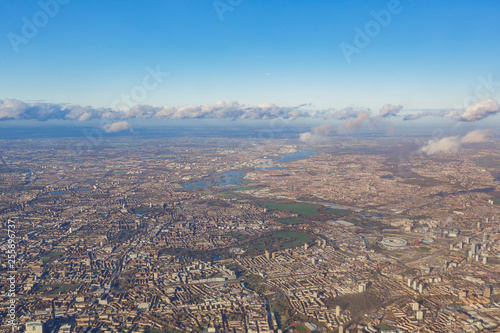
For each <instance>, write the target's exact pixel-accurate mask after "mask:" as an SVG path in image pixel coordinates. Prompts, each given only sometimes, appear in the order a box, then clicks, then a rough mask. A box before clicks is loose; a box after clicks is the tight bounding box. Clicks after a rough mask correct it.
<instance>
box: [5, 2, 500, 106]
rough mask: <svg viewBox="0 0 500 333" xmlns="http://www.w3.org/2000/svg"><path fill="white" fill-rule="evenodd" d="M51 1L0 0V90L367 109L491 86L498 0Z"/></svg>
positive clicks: (82, 101)
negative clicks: (157, 77)
mask: <svg viewBox="0 0 500 333" xmlns="http://www.w3.org/2000/svg"><path fill="white" fill-rule="evenodd" d="M55 1H56V0H41V1H22V2H20V1H14V0H6V1H3V2H2V9H3V10H2V11H1V13H0V30H1V32H2V34H3V38H2V39H1V42H0V75H1V77H2V80H0V91H1V92H2V93H1V95H0V99H4V100H5V99H17V100H21V101H24V102H29V101H31V100H37V101H45V102H47V103H57V104H59V103H68V104H79V105H81V106H86V105H90V106H92V107H94V108H99V107H103V108H111V107H113V105H114V104H116V101H117V100H120V101H121V100H122V96H123V95H124V94H125V95H126V94H131V93H132V92H133V91H134V90H133V89H135V88H137V87H143V88H144V89H143V90H136V91H135V93H136V96H138V97H140V98H136V99H135V100H133V102H137V103H136V104H145V105H153V106H183V105H191V104H195V105H204V104H211V103H216V102H219V101H225V102H227V103H229V102H231V101H237V102H238V103H239V104H242V105H243V104H248V105H260V104H264V103H273V104H276V105H278V106H279V107H284V108H285V107H295V106H298V105H302V104H309V106H308V108H310V109H313V110H324V109H329V108H334V109H337V110H340V109H342V108H345V107H349V106H356V107H363V108H371V109H372V110H376V112H378V110H379V109H381V108H382V107H383V106H384V105H386V104H393V105H402V106H403V107H404V108H405V109H451V108H460V107H461V108H465V107H466V106H467V105H468V104H470V102H474V101H476V100H481V99H486V98H493V99H496V100H498V99H499V98H500V71H499V70H498V67H499V66H498V59H497V58H498V54H499V51H500V43H498V36H499V35H500V21H499V20H498V15H497V14H498V12H499V10H500V4H499V3H498V2H497V1H483V2H481V4H480V5H478V4H477V3H473V2H470V1H465V0H462V1H439V2H436V1H410V0H401V1H399V2H398V1H393V0H391V1H370V2H366V1H352V0H351V1H322V2H320V3H312V2H311V1H305V0H297V1H263V0H243V1H239V0H232V1H229V0H220V1H212V0H210V1H151V2H148V4H147V5H145V4H144V2H141V1H129V0H126V1H123V0H120V1H118V0H114V1H106V2H101V1H95V0H89V1H75V0H72V1H69V0H64V1H62V0H59V1H58V2H55ZM221 4H222V5H221ZM391 8H392V9H394V11H393V12H392V14H391V15H390V18H387V17H386V16H384V13H386V11H389V12H390V11H391ZM221 18H222V19H221ZM377 24H378V27H377ZM30 25H33V26H31V27H30ZM30 28H32V29H31V30H30ZM33 28H34V29H33ZM370 29H371V30H370ZM360 30H361V31H364V32H363V34H367V36H368V39H369V41H367V40H366V36H365V37H363V36H362V37H359V36H357V35H358V34H359V31H360ZM370 36H371V37H370ZM355 38H357V39H355ZM363 38H365V39H363ZM361 42H362V43H361ZM342 43H344V44H342ZM347 44H349V45H351V46H353V47H355V48H356V49H357V50H356V52H354V53H351V54H350V55H349V57H346V56H345V55H346V54H345V45H347ZM342 45H344V46H342ZM347 58H349V59H347ZM151 69H152V70H157V69H159V70H160V71H161V72H162V73H167V72H168V75H166V74H165V75H164V76H162V77H161V78H160V81H155V80H154V79H153V78H152V79H145V78H146V76H147V75H150V70H151ZM485 82H486V83H485ZM146 88H147V89H146ZM144 92H146V93H145V94H142V95H141V94H140V93H144ZM122 106H123V103H122Z"/></svg>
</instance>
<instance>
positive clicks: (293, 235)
mask: <svg viewBox="0 0 500 333" xmlns="http://www.w3.org/2000/svg"><path fill="white" fill-rule="evenodd" d="M272 237H274V238H281V239H293V240H292V241H290V242H287V243H281V244H280V245H279V246H280V248H287V247H294V246H298V245H302V244H305V243H307V242H309V241H311V237H309V236H308V235H306V234H301V233H299V232H278V233H276V234H273V236H272Z"/></svg>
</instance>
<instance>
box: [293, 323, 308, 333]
mask: <svg viewBox="0 0 500 333" xmlns="http://www.w3.org/2000/svg"><path fill="white" fill-rule="evenodd" d="M294 328H295V330H296V331H297V332H299V333H308V332H309V330H308V329H307V328H305V327H304V326H302V325H301V324H298V325H297V326H295V327H294Z"/></svg>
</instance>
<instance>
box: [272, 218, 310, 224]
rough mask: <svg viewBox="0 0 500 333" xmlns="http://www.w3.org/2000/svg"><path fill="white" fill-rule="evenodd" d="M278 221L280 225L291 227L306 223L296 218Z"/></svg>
mask: <svg viewBox="0 0 500 333" xmlns="http://www.w3.org/2000/svg"><path fill="white" fill-rule="evenodd" d="M276 221H278V222H280V223H284V224H290V225H292V224H300V223H304V221H302V220H300V219H298V218H295V217H291V218H288V219H277V220H276Z"/></svg>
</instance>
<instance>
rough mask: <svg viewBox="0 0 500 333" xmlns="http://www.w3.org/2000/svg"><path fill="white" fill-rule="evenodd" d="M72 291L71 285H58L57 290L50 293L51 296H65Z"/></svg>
mask: <svg viewBox="0 0 500 333" xmlns="http://www.w3.org/2000/svg"><path fill="white" fill-rule="evenodd" d="M70 289H71V285H69V284H60V285H57V286H56V287H55V289H54V290H52V291H51V292H50V293H51V294H59V293H61V294H64V293H66V292H68V291H69V290H70Z"/></svg>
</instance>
